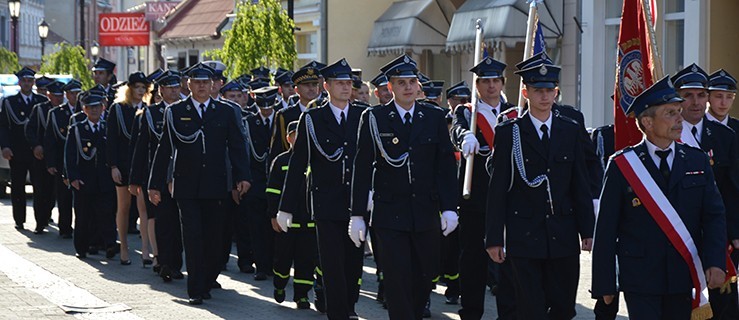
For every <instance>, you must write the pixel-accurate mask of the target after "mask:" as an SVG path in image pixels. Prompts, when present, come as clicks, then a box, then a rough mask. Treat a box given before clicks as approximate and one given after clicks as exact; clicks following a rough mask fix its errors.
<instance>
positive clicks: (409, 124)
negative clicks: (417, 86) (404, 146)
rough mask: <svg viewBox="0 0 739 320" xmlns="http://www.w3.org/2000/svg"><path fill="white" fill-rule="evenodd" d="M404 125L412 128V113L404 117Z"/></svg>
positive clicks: (407, 113)
mask: <svg viewBox="0 0 739 320" xmlns="http://www.w3.org/2000/svg"><path fill="white" fill-rule="evenodd" d="M403 124H405V126H406V127H410V126H411V113H410V112H406V113H405V115H404V116H403Z"/></svg>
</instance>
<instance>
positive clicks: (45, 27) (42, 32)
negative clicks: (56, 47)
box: [38, 20, 49, 62]
mask: <svg viewBox="0 0 739 320" xmlns="http://www.w3.org/2000/svg"><path fill="white" fill-rule="evenodd" d="M48 36H49V24H48V23H46V20H41V22H39V24H38V37H39V38H40V39H41V60H42V62H43V59H44V47H45V46H46V37H48Z"/></svg>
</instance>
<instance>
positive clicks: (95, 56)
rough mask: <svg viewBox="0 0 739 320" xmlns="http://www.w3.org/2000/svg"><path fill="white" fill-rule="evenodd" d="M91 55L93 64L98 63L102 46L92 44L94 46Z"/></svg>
mask: <svg viewBox="0 0 739 320" xmlns="http://www.w3.org/2000/svg"><path fill="white" fill-rule="evenodd" d="M90 54H91V55H92V62H93V63H94V62H97V60H98V55H99V54H100V45H99V44H98V43H97V41H93V42H92V46H90Z"/></svg>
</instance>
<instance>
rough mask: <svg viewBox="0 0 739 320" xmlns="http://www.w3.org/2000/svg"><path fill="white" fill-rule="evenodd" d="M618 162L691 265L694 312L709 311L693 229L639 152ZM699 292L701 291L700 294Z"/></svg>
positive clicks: (620, 157) (654, 216)
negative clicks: (688, 226) (648, 168)
mask: <svg viewBox="0 0 739 320" xmlns="http://www.w3.org/2000/svg"><path fill="white" fill-rule="evenodd" d="M614 161H615V162H616V165H618V168H619V169H620V170H621V173H623V175H624V177H625V178H626V181H628V183H629V185H630V186H631V188H632V189H633V190H634V192H635V193H636V195H637V196H638V197H639V199H641V203H642V204H643V205H644V207H645V208H646V209H647V212H649V215H650V216H652V219H654V221H655V222H657V225H659V228H660V229H661V230H662V232H664V233H665V235H666V236H667V238H668V239H669V240H670V243H671V244H672V246H673V247H675V249H676V250H677V251H678V253H680V256H682V258H683V260H685V263H687V264H688V269H689V270H690V277H691V279H692V281H693V287H694V288H695V289H694V292H693V302H692V306H693V313H694V314H695V313H696V311H698V310H699V308H700V309H704V310H701V312H706V311H705V308H707V309H708V312H710V310H711V309H710V305H709V304H708V288H707V286H706V277H705V274H704V272H703V264H702V263H701V260H700V256H699V255H698V248H697V247H696V246H695V242H694V241H693V239H692V237H691V236H690V232H688V229H687V228H686V227H685V224H683V221H682V220H681V219H680V216H679V215H678V214H677V211H675V208H674V207H673V206H672V204H671V203H670V201H669V200H668V199H667V197H666V196H665V194H664V193H663V192H662V191H661V189H660V187H659V186H658V185H657V183H656V182H655V181H654V179H653V178H652V175H650V174H649V171H647V168H646V167H645V166H644V164H643V163H642V162H641V160H640V159H639V157H638V156H637V155H636V152H634V151H633V150H629V151H626V152H624V153H622V154H621V155H620V156H618V157H616V158H615V159H614ZM696 293H697V294H696Z"/></svg>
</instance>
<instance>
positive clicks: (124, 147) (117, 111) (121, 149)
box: [106, 72, 146, 186]
mask: <svg viewBox="0 0 739 320" xmlns="http://www.w3.org/2000/svg"><path fill="white" fill-rule="evenodd" d="M138 73H141V72H138ZM132 76H133V75H132ZM141 76H143V77H144V80H145V79H146V76H144V75H143V73H141ZM131 85H133V84H131ZM145 106H146V105H145V104H144V103H143V102H141V104H140V105H139V106H132V105H129V104H125V103H115V104H113V105H112V106H111V107H110V110H109V112H108V117H107V118H106V122H107V123H108V133H107V134H108V141H109V143H110V145H111V147H110V148H109V150H108V155H107V157H108V159H107V162H108V166H109V167H111V168H114V167H117V168H118V170H119V171H120V172H121V184H120V185H119V186H126V185H128V174H129V173H130V171H131V154H132V152H131V150H130V149H131V148H130V145H131V137H132V136H133V127H134V116H135V114H136V112H137V110H138V109H139V108H143V107H145Z"/></svg>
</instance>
